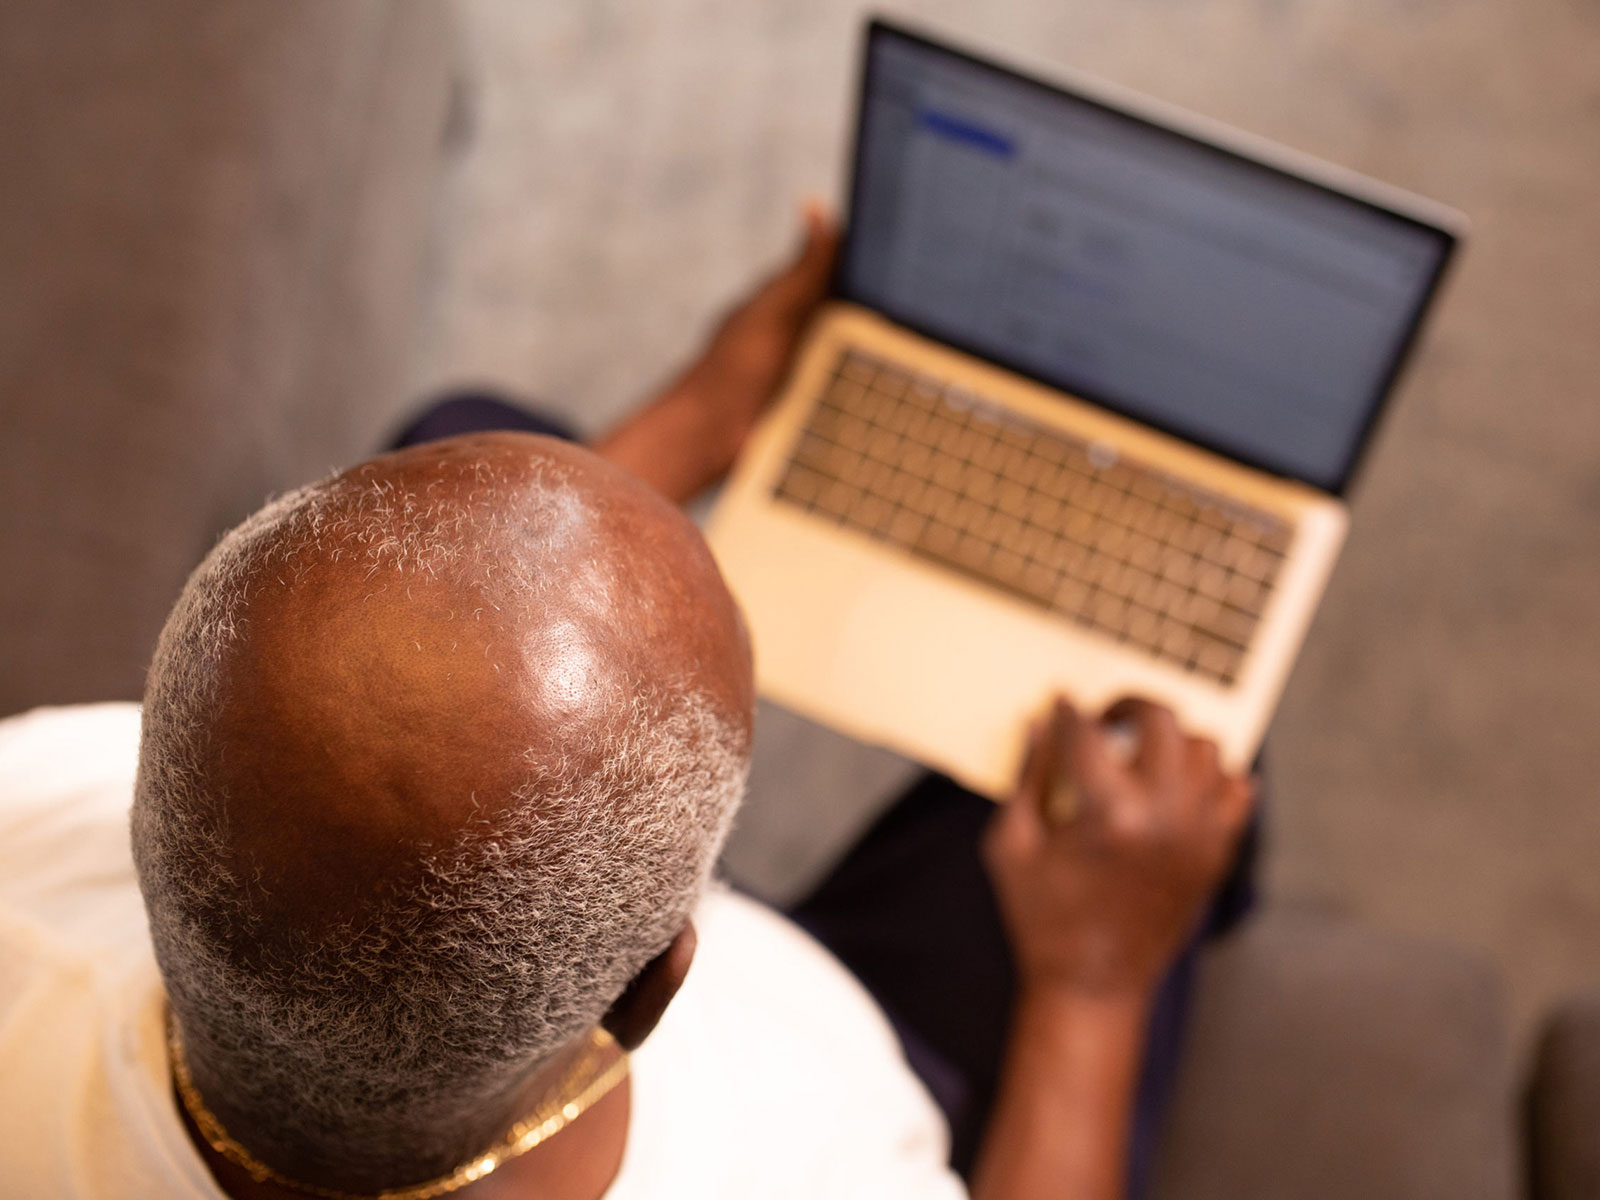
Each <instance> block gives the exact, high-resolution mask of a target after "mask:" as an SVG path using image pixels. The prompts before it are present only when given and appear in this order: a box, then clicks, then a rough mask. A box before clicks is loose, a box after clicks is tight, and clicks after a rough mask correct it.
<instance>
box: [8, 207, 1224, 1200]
mask: <svg viewBox="0 0 1600 1200" xmlns="http://www.w3.org/2000/svg"><path fill="white" fill-rule="evenodd" d="M830 255H831V231H829V230H828V229H827V228H826V226H825V225H824V224H823V223H821V222H820V221H818V220H816V219H813V221H812V222H811V229H810V236H809V239H808V246H807V249H806V251H805V252H804V253H803V254H802V256H801V258H800V260H799V261H798V263H797V264H796V266H795V267H793V268H791V270H789V271H788V272H786V273H785V274H784V275H782V276H780V277H779V278H778V279H777V280H775V281H774V282H773V283H772V284H771V285H769V286H768V287H767V288H765V289H763V290H762V291H761V292H760V293H758V295H757V296H756V297H755V298H754V299H753V300H752V301H751V302H750V303H748V304H747V305H745V306H744V307H743V308H741V309H740V310H738V311H737V312H736V313H735V314H734V316H733V317H731V318H730V319H729V320H728V321H727V322H726V323H725V324H724V326H723V327H722V329H721V331H720V332H719V334H718V335H717V337H716V338H714V339H713V342H712V345H711V347H710V348H709V350H708V352H707V354H706V355H705V356H704V357H703V358H702V359H701V360H700V361H699V362H698V363H697V364H696V365H695V366H694V367H692V368H691V369H690V370H689V371H688V372H687V373H686V374H685V375H684V376H683V377H682V379H680V380H679V381H678V382H677V383H676V384H674V385H673V386H672V387H670V388H669V389H667V391H666V392H665V393H664V394H663V396H662V398H661V399H659V400H658V401H656V402H654V403H653V404H651V405H649V406H647V407H646V408H645V409H644V410H643V411H642V412H641V414H640V415H639V416H637V417H636V418H634V419H633V420H631V421H630V422H628V423H627V424H626V425H624V426H623V427H622V428H621V429H619V430H618V431H616V432H615V433H614V434H612V435H611V436H609V437H607V438H605V439H602V441H601V442H600V443H598V446H597V450H598V452H599V453H598V454H596V453H591V452H590V451H587V450H583V449H581V448H578V447H576V446H572V445H570V444H566V443H562V442H558V441H555V440H552V439H548V438H539V437H530V436H527V435H518V434H489V435H480V436H474V437H467V438H457V439H451V440H446V441H441V442H436V443H429V444H426V445H421V446H417V447H413V448H411V449H408V450H405V451H402V452H400V453H398V454H394V455H389V456H386V457H384V458H380V459H377V460H374V461H373V462H370V463H365V464H362V465H360V466H358V467H355V468H353V469H351V470H350V471H347V472H345V473H344V474H342V475H339V476H337V477H335V478H333V479H331V480H327V481H324V482H323V483H320V484H316V485H312V486H311V487H309V488H305V489H302V490H300V491H298V492H295V493H292V494H290V495H289V496H286V497H283V498H281V499H280V500H278V501H275V502H274V503H272V504H270V505H268V506H267V508H265V509H263V510H262V511H261V512H260V513H258V514H256V515H255V516H254V517H252V518H251V519H250V520H248V521H247V522H245V524H244V525H242V526H240V527H239V528H238V529H236V530H235V531H233V533H231V534H230V535H228V537H227V538H225V539H224V540H223V542H222V543H221V544H220V545H219V546H218V547H217V549H216V550H215V551H213V553H212V554H211V555H210V556H209V557H208V558H207V560H206V561H205V563H203V564H202V565H201V567H200V568H199V569H198V570H197V571H196V573H195V574H194V576H193V577H192V578H191V580H190V582H189V584H188V586H187V587H186V589H185V591H184V594H183V596H182V597H181V598H180V599H179V601H178V604H177V606H176V608H175V609H174V611H173V614H172V616H171V617H170V619H169V621H168V624H167V627H166V629H165V630H164V632H163V634H162V638H161V641H160V644H159V646H158V649H157V651H156V656H155V661H154V664H153V666H152V669H151V674H150V679H149V684H148V688H147V692H146V698H145V707H144V711H143V718H142V734H141V743H140V748H139V754H138V778H137V784H136V786H135V787H134V788H133V793H134V795H133V805H132V811H133V820H132V831H133V838H132V843H133V845H132V850H133V854H132V858H133V861H134V862H135V863H136V864H137V875H138V886H139V888H140V889H141V890H142V893H143V899H144V912H143V913H141V911H140V909H139V906H138V900H137V896H136V893H135V892H134V890H133V878H132V872H131V870H130V865H129V859H128V852H127V849H126V845H125V843H124V842H123V841H121V840H120V839H119V837H118V836H117V833H118V831H119V830H120V829H121V828H122V825H121V822H122V820H123V814H124V813H125V811H126V806H127V803H128V798H129V797H128V790H129V765H130V764H129V758H128V756H129V753H130V746H129V744H128V739H129V736H130V734H131V732H132V727H133V717H132V715H131V714H130V713H129V712H127V711H126V710H121V709H110V710H105V709H100V710H87V711H80V712H76V713H74V712H63V713H53V714H52V713H42V714H35V715H32V716H30V717H26V718H22V719H20V720H19V721H14V722H11V723H8V724H7V726H5V727H4V729H3V730H0V805H3V816H0V821H3V822H4V840H3V842H0V845H3V850H0V854H3V856H4V857H3V859H0V879H3V880H4V881H5V882H3V883H0V900H3V902H4V923H3V925H0V938H4V945H5V947H6V951H5V957H4V959H3V960H0V961H3V963H4V966H5V969H4V971H3V972H0V1014H3V1020H4V1023H3V1025H0V1030H3V1032H0V1069H3V1072H4V1074H3V1076H0V1077H3V1078H4V1079H5V1083H4V1084H3V1085H0V1128H3V1129H4V1130H5V1134H4V1137H5V1143H4V1150H3V1152H0V1169H3V1174H0V1181H4V1182H3V1185H0V1187H3V1190H6V1191H8V1192H10V1191H15V1192H16V1193H17V1194H22V1195H29V1196H57V1195H93V1196H146V1195H148V1196H158V1195H159V1196H196V1197H202V1196H203V1197H210V1198H212V1200H215V1197H217V1196H218V1195H226V1196H231V1197H235V1198H236V1200H245V1198H247V1197H280V1196H281V1197H289V1196H295V1195H305V1194H312V1195H323V1196H329V1195H341V1196H343V1195H377V1194H380V1193H381V1194H384V1195H406V1196H416V1197H422V1196H436V1195H444V1194H455V1195H460V1196H463V1197H472V1198H480V1200H489V1198H492V1197H497V1196H539V1197H556V1198H569V1197H570V1198H574V1200H576V1198H579V1197H596V1196H599V1195H602V1194H605V1195H609V1196H613V1197H627V1196H632V1195H639V1196H646V1195H648V1196H660V1195H668V1196H671V1195H683V1196H690V1195H693V1196H719V1195H727V1196H733V1195H738V1196H750V1195H762V1196H765V1195H797V1196H798V1195H805V1196H816V1195H828V1196H833V1195H862V1196H874V1197H878V1196H943V1195H957V1194H960V1184H959V1183H958V1181H957V1180H956V1179H955V1178H954V1177H953V1176H952V1175H950V1174H949V1173H948V1172H947V1170H946V1168H945V1166H944V1158H945V1147H944V1143H943V1131H942V1129H941V1127H940V1125H939V1122H938V1120H937V1118H936V1115H935V1114H934V1112H933V1110H932V1108H931V1106H930V1105H929V1103H928V1100H927V1098H926V1096H925V1095H924V1094H923V1093H922V1091H921V1090H920V1088H919V1087H918V1086H917V1084H916V1082H915V1080H914V1079H913V1078H912V1077H911V1076H910V1074H909V1073H908V1072H907V1070H906V1068H905V1066H904V1064H903V1062H902V1061H901V1060H900V1058H899V1056H898V1051H897V1048H896V1045H895V1041H894V1038H893V1035H892V1034H891V1032H890V1030H889V1029H888V1027H887V1025H886V1024H885V1023H884V1021H883V1019H882V1018H881V1016H879V1015H878V1014H877V1013H876V1011H875V1010H874V1009H873V1007H872V1005H871V1003H870V1001H869V1000H868V998H867V997H866V996H865V994H864V993H863V992H862V990H861V989H860V987H859V986H858V985H856V984H855V983H854V982H853V981H852V980H851V979H850V978H849V977H848V975H846V974H845V973H844V972H843V971H842V970H841V969H840V968H839V967H838V965H837V964H836V963H834V962H833V961H832V960H830V959H829V958H828V956H827V955H826V954H825V953H824V952H822V951H821V950H820V949H819V948H818V947H816V946H815V944H814V943H812V942H810V941H809V940H808V939H807V938H805V937H804V936H803V935H801V934H799V933H798V932H797V931H795V930H794V929H793V928H792V927H790V926H788V925H786V924H785V923H784V922H782V921H781V920H780V919H779V918H777V917H775V916H773V915H771V914H768V913H766V912H764V911H763V910H761V909H759V908H758V907H757V906H755V905H753V904H751V903H750V902H748V901H744V900H741V899H738V898H736V897H734V896H731V895H729V894H726V893H723V892H718V891H712V892H710V893H709V894H707V892H706V881H707V878H708V875H709V872H710V870H711V866H712V864H713V862H714V861H715V857H716V853H717V850H718V848H719V846H720V844H721V840H722V837H723V835H724V834H725V832H726V829H727V827H728V823H729V821H730V820H731V818H732V815H733V811H734V808H735V806H736V804H737V801H738V798H739V794H740V791H741V788H742V781H743V775H744V769H745V765H746V758H747V753H748V747H749V741H750V732H751V730H750V723H751V716H752V708H753V691H752V682H751V670H750V647H749V645H748V642H747V639H746V635H745V632H744V628H743V625H742V622H741V620H740V618H739V615H738V612H737V609H736V608H735V606H734V604H733V602H732V600H731V598H730V597H729V596H728V594H727V592H726V589H725V588H724V587H723V585H722V582H721V580H720V578H719V576H718V575H717V572H716V568H715V566H714V564H713V562H712V561H711V558H710V556H709V554H708V552H707V551H706V549H705V547H704V544H703V543H702V542H701V541H700V538H699V535H698V534H697V533H696V531H695V530H694V528H693V527H692V525H690V524H689V523H688V522H687V521H686V520H685V519H684V518H683V517H682V516H681V514H680V513H679V512H678V511H677V510H676V509H675V508H674V507H673V506H672V504H670V503H668V501H667V500H666V499H663V495H665V496H667V497H670V498H672V499H683V498H685V497H686V496H687V495H689V494H691V493H692V492H693V491H696V490H698V489H699V488H700V487H701V486H703V485H704V484H705V483H706V482H709V481H710V480H712V479H714V478H715V477H717V476H718V475H719V474H720V473H721V472H722V471H723V470H724V469H725V468H726V466H727V465H728V463H729V462H731V460H732V457H733V455H734V453H736V451H737V448H738V445H739V442H740V441H741V440H742V436H743V434H744V433H745V432H746V431H747V430H748V428H749V426H750V424H751V423H753V421H754V419H755V417H756V415H757V413H758V412H759V409H760V406H761V404H762V403H763V402H764V401H765V399H766V398H767V397H768V396H769V395H770V393H771V391H772V388H773V386H774V385H775V384H776V383H777V381H778V379H779V378H780V377H781V374H782V372H783V369H784V367H785V365H786V362H787V357H788V355H789V353H790V352H791V350H792V347H793V340H794V337H795V336H796V335H797V332H798V329H799V328H800V326H801V324H802V323H803V321H804V319H805V316H806V315H807V313H808V312H809V311H810V308H811V307H812V306H814V304H815V303H816V299H817V297H818V296H820V293H821V289H822V281H823V279H824V278H825V275H826V267H827V263H828V260H829V257H830ZM608 460H609V461H608ZM624 468H626V469H624ZM1113 716H1114V717H1116V718H1117V719H1119V720H1120V721H1122V722H1124V723H1125V724H1127V725H1128V726H1130V727H1131V728H1132V729H1134V730H1135V731H1136V734H1137V742H1136V749H1135V752H1134V753H1133V755H1132V757H1131V758H1125V757H1123V756H1120V755H1119V754H1118V753H1117V752H1116V751H1115V749H1114V746H1113V742H1112V739H1111V738H1109V737H1108V735H1107V732H1106V729H1105V727H1104V726H1103V725H1102V724H1101V723H1100V722H1098V721H1091V720H1087V719H1082V718H1080V717H1078V716H1077V715H1076V714H1075V713H1073V712H1072V711H1071V710H1070V709H1069V708H1067V707H1066V706H1065V705H1064V704H1058V705H1057V706H1056V707H1055V708H1054V709H1053V710H1052V712H1051V714H1050V716H1049V718H1048V719H1047V720H1045V721H1044V722H1041V725H1040V727H1039V728H1038V729H1036V730H1035V731H1033V736H1032V739H1031V747H1032V749H1031V753H1030V756H1029V765H1028V767H1027V768H1026V770H1025V771H1024V773H1023V777H1022V779H1021V780H1020V782H1019V785H1018V793H1017V796H1016V798H1015V801H1014V802H1013V803H1012V804H1010V805H1008V806H1006V807H1005V808H1004V809H1003V810H1002V811H1001V813H1000V815H999V816H998V817H997V818H996V819H995V821H994V823H993V825H992V828H991V830H990V833H989V836H988V838H987V841H986V844H985V859H986V862H987V864H988V866H989V869H990V871H991V874H992V877H993V880H994V883H995V890H996V893H997V896H998V898H999V902H1000V907H1001V910H1002V912H1003V914H1004V917H1005V920H1006V928H1007V930H1008V933H1009V936H1010V939H1011V946H1012V950H1013V953H1014V956H1015V961H1016V967H1017V975H1018V997H1017V1002H1016V1006H1015V1014H1014V1018H1013V1021H1012V1026H1011V1032H1010V1038H1009V1050H1008V1053H1007V1058H1006V1064H1005V1067H1004V1070H1003V1073H1002V1080H1003V1082H1002V1084H1001V1087H1000V1091H999V1095H998V1099H997V1102H996V1104H995V1106H994V1109H993V1113H992V1116H991V1117H990V1119H989V1123H988V1132H987V1135H986V1137H985V1139H984V1146H983V1151H982V1154H981V1156H980V1159H979V1162H978V1165H977V1169H976V1173H975V1175H974V1178H973V1184H972V1187H973V1192H974V1194H976V1195H978V1196H981V1197H1021V1196H1045V1195H1072V1196H1111V1195H1115V1194H1117V1192H1118V1190H1119V1188H1120V1186H1121V1172H1122V1165H1123V1155H1122V1147H1123V1143H1124V1141H1125V1140H1126V1137H1127V1123H1128V1114H1129V1111H1130V1106H1131V1097H1132V1090H1133V1086H1134V1083H1135V1080H1136V1078H1137V1072H1138V1066H1139V1061H1140V1053H1141V1044H1142V1039H1143V1031H1144V1027H1145V1021H1146V1019H1147V1016H1148V1010H1149V1006H1150V1003H1151V1000H1152V997H1153V995H1154V992H1155V988H1156V986H1157V983H1158V981H1159V980H1160V978H1161V976H1162V974H1163V972H1164V971H1165V969H1166V967H1167V965H1168V964H1169V963H1170V961H1171V959H1172V957H1173V956H1174V955H1175V953H1176V952H1177V949H1178V947H1179V946H1180V945H1181V943H1182V942H1183V940H1184V939H1185V938H1186V936H1187V935H1188V934H1189V932H1190V931H1191V930H1192V928H1193V926H1194V924H1195V922H1196V921H1197V919H1198V916H1199V913H1200V911H1201V909H1202V908H1203V906H1204V903H1205V901H1206V899H1207V897H1208V896H1209V895H1210V893H1211V891H1212V889H1213V888H1214V886H1215V884H1216V881H1217V880H1218V878H1219V877H1220V875H1221V873H1222V871H1223V869H1224V867H1225V865H1226V863H1227V861H1228V858H1229V854H1230V850H1231V846H1232V843H1233V840H1234V838H1235V836H1236V834H1237V831H1238V829H1239V828H1240V825H1241V822H1242V821H1243V819H1244V817H1245V814H1246V813H1247V811H1248V808H1249V803H1250V789H1249V786H1248V784H1246V783H1245V782H1243V781H1240V780H1233V779H1228V778H1226V777H1224V776H1223V775H1222V774H1221V772H1220V771H1219V769H1218V767H1217V763H1216V755H1215V751H1214V748H1212V747H1210V745H1209V744H1208V743H1204V742H1200V741H1197V740H1195V739H1191V738H1186V737H1184V736H1183V735H1182V734H1181V732H1180V731H1179V730H1178V729H1177V727H1176V726H1175V724H1174V723H1173V721H1172V718H1171V716H1170V714H1168V713H1166V712H1165V711H1164V710H1160V709H1157V708H1154V707H1152V706H1149V705H1143V704H1136V703H1130V704H1128V705H1127V706H1125V708H1124V709H1123V710H1122V711H1121V712H1119V713H1116V714H1113ZM1067 793H1070V797H1071V799H1072V801H1073V804H1072V809H1073V812H1072V815H1071V816H1070V818H1067V817H1065V816H1062V815H1060V812H1061V806H1060V805H1059V804H1058V803H1056V801H1057V800H1059V799H1060V797H1061V796H1062V795H1064V794H1067ZM1053 813H1055V814H1058V815H1057V817H1056V818H1055V819H1054V822H1053V819H1052V815H1051V814H1053ZM145 914H147V915H148V933H147V934H146V932H145V931H144V929H143V928H142V927H141V926H142V919H141V918H142V917H143V916H144V915H145ZM697 928H698V936H697V932H696V931H697ZM697 941H698V943H699V950H698V951H697V948H696V947H697ZM152 950H153V952H154V954H153V957H154V962H152ZM697 960H698V961H697ZM691 962H696V965H695V967H694V970H693V971H692V972H691V970H690V965H691ZM157 963H158V964H159V975H158V974H157V971H156V964H157ZM948 969H949V971H950V972H953V973H954V972H960V971H961V970H962V969H963V964H962V962H960V961H959V960H955V959H954V958H953V959H952V961H950V962H949V964H948ZM680 992H681V994H680ZM675 998H676V999H675ZM658 1022H659V1025H660V1028H659V1029H657V1028H656V1027H657V1024H658ZM652 1031H654V1032H652ZM630 1052H635V1053H632V1055H631V1058H630V1057H629V1053H630Z"/></svg>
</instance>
